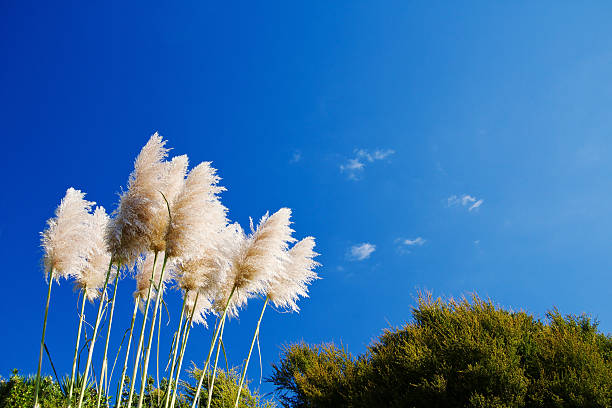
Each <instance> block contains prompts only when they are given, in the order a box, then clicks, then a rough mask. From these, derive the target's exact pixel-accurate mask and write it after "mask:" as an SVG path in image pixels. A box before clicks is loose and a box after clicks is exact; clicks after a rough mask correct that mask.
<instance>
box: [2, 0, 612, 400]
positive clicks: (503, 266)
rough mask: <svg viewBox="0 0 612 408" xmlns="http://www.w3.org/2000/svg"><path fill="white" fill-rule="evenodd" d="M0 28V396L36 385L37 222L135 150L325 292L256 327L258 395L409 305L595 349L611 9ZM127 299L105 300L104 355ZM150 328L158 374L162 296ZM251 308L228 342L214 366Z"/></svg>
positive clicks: (439, 5)
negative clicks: (302, 357) (300, 264)
mask: <svg viewBox="0 0 612 408" xmlns="http://www.w3.org/2000/svg"><path fill="white" fill-rule="evenodd" d="M289 3H291V4H289ZM1 8H2V13H0V15H1V17H0V19H1V22H2V23H1V24H0V53H1V54H0V55H2V61H3V62H2V68H1V69H0V80H1V82H2V87H0V95H1V98H0V104H1V106H0V108H1V109H0V123H1V124H2V135H3V136H2V141H3V145H4V149H5V152H6V154H5V159H4V161H3V162H2V170H3V172H2V173H3V174H5V176H4V177H5V178H4V186H5V187H4V188H3V190H2V191H3V192H2V200H0V211H1V212H2V214H4V216H3V217H2V219H1V221H0V242H1V245H0V254H1V256H2V259H3V260H4V264H3V266H4V279H3V283H2V284H1V285H0V313H1V316H2V322H3V330H4V335H2V336H0V348H2V349H3V350H5V353H4V354H3V357H2V363H1V364H0V375H2V376H4V377H7V376H8V375H9V374H10V371H11V369H12V368H19V369H20V370H22V372H24V373H34V372H35V371H36V364H37V355H38V345H39V342H40V331H41V325H42V312H43V310H44V301H45V295H46V285H45V282H44V279H43V273H42V269H41V265H40V259H41V254H42V253H41V249H40V240H39V232H40V231H42V230H43V228H44V227H45V220H46V219H48V218H49V217H51V216H52V215H53V211H54V209H55V207H56V206H57V204H58V203H59V200H60V199H61V197H62V196H63V195H64V193H65V190H66V189H67V188H68V187H71V186H73V187H75V188H77V189H81V190H83V191H85V192H87V198H88V199H89V200H93V201H96V202H97V203H98V204H100V205H103V206H104V207H105V208H107V209H108V210H109V211H112V210H113V209H114V208H115V205H116V203H117V197H118V196H117V193H118V192H120V191H121V188H122V186H124V187H125V185H126V182H127V177H128V175H129V173H130V171H131V170H132V167H133V160H134V158H135V157H136V155H137V154H138V151H139V150H140V148H141V147H142V145H144V143H146V141H147V140H148V138H149V136H150V135H151V134H152V133H154V132H155V131H158V132H159V133H160V134H161V135H163V136H164V137H165V138H167V139H168V141H169V146H170V147H172V148H173V150H172V152H171V153H172V154H175V155H178V154H188V155H189V157H190V162H191V165H192V166H193V165H196V164H198V163H199V162H201V161H212V162H213V166H215V167H216V168H217V169H218V170H219V175H220V176H221V177H222V178H223V180H222V182H221V183H222V184H223V185H224V186H225V187H227V190H228V191H227V192H225V193H223V195H222V200H223V203H224V204H225V205H226V206H227V207H228V208H229V210H230V212H229V216H230V218H231V219H232V220H233V221H238V222H240V223H241V224H242V225H243V226H244V227H247V226H248V220H249V217H253V218H259V217H261V216H262V215H263V214H264V213H265V212H266V211H268V210H270V211H276V210H277V209H279V208H280V207H284V206H287V207H290V208H292V209H293V221H294V224H293V227H294V229H295V230H296V234H295V235H296V237H298V238H302V237H305V236H308V235H312V236H314V237H316V239H317V247H316V250H317V251H318V252H319V253H321V256H320V257H319V258H318V261H319V262H321V263H322V264H323V266H322V267H321V268H319V269H318V272H319V274H320V276H321V278H322V279H321V280H319V281H316V282H315V283H314V284H313V285H312V287H311V292H310V293H311V297H310V298H309V299H305V300H303V301H301V302H300V303H299V305H300V307H301V309H302V310H301V312H300V313H299V314H289V313H285V314H281V313H276V312H273V311H272V310H270V311H269V312H267V314H266V316H265V317H264V320H263V324H262V333H261V347H262V361H263V375H264V377H265V376H266V375H269V374H270V372H271V370H270V364H271V363H272V362H274V361H277V360H278V353H279V350H280V347H281V346H282V345H283V344H286V343H290V342H296V341H300V340H304V341H306V342H309V343H319V342H327V341H335V342H337V343H340V342H342V344H344V345H345V346H346V347H347V348H348V349H349V350H350V351H351V352H353V353H361V352H363V351H364V350H365V348H366V347H367V345H368V344H370V342H371V341H372V339H374V338H375V337H376V336H377V335H379V334H380V333H381V331H382V330H383V329H384V328H385V327H388V326H389V325H400V324H402V323H404V322H406V321H408V320H409V319H410V310H411V306H413V305H414V304H415V296H416V295H417V293H418V292H419V291H420V290H429V291H432V292H433V294H434V295H435V296H454V297H460V296H462V295H464V294H469V293H471V292H476V293H478V294H479V295H480V296H482V297H490V298H491V299H492V300H493V301H494V302H496V303H497V304H499V305H502V306H504V307H508V308H512V309H514V310H525V311H527V312H529V313H532V314H534V315H535V316H538V317H544V316H545V313H546V311H547V310H550V309H551V308H553V307H558V308H559V310H560V311H561V312H562V313H572V314H580V313H583V312H584V313H589V314H591V315H592V316H593V317H595V318H597V319H598V320H600V322H601V324H600V328H601V329H602V330H603V331H604V332H607V333H609V332H611V331H612V289H611V288H612V273H611V270H612V257H611V256H610V244H611V242H610V231H611V230H612V213H611V211H610V202H611V201H612V190H611V186H612V183H611V181H612V180H611V175H612V161H611V160H609V157H610V155H611V154H612V115H611V114H610V109H611V106H612V81H611V79H610V78H611V77H610V73H611V72H612V42H611V41H610V39H611V38H612V26H611V25H610V24H609V22H610V21H611V20H612V7H611V6H610V5H609V4H607V3H604V2H601V3H599V5H598V3H597V2H594V3H590V7H579V4H578V3H574V4H572V3H570V2H561V3H559V2H537V4H533V2H531V3H529V2H512V4H510V3H507V4H501V3H496V2H470V3H469V6H468V5H467V3H463V5H462V6H460V5H458V4H455V3H451V2H435V3H431V2H385V3H384V6H383V5H381V4H379V3H378V2H334V3H333V4H331V3H329V2H305V3H304V4H302V5H296V4H294V2H269V3H267V4H265V5H262V4H258V5H257V6H255V5H254V4H252V3H250V2H236V3H232V4H231V5H223V4H221V3H213V2H206V3H204V2H191V3H188V2H184V3H183V2H181V3H177V2H161V3H156V4H155V5H151V4H150V3H149V2H143V3H140V4H137V3H136V2H134V3H132V2H130V4H129V5H126V4H122V2H104V3H96V4H81V3H74V4H73V5H67V4H53V5H52V6H49V5H47V4H34V3H29V2H17V1H8V2H3V4H2V6H1ZM133 290H134V282H133V280H130V279H127V280H125V281H123V282H121V283H120V286H119V288H118V292H119V298H118V304H117V309H116V311H115V321H114V327H115V328H116V329H115V332H114V336H113V338H112V342H111V352H112V353H114V352H116V350H117V347H118V344H119V342H120V340H121V339H120V337H121V335H120V334H119V333H121V332H122V331H123V330H125V329H126V328H128V327H129V322H130V318H131V311H132V306H131V305H132V303H131V297H130V295H131V293H132V292H133ZM76 300H77V294H76V293H74V292H73V291H72V284H71V283H69V282H65V281H64V282H62V283H61V285H60V286H54V287H53V293H52V302H51V309H50V312H49V313H50V314H49V325H48V334H47V344H48V346H49V349H50V351H51V353H52V356H53V359H54V363H55V365H56V368H57V369H58V371H59V372H61V373H68V372H69V371H70V365H71V354H72V351H73V347H74V346H73V341H74V340H73V338H74V334H73V333H76V325H77V322H78V321H77V313H78V311H77V307H76ZM168 305H169V308H170V313H171V321H170V323H169V325H168V326H167V327H164V332H163V334H162V335H164V334H165V335H166V339H165V340H164V342H165V343H163V344H162V353H161V354H162V355H164V352H163V350H165V349H167V348H168V347H169V340H170V337H171V334H170V333H171V331H172V330H174V328H175V324H176V320H177V317H178V314H179V313H180V310H179V309H180V300H179V296H178V293H177V292H176V291H173V292H172V294H171V295H170V299H169V301H168ZM261 306H262V302H261V301H258V300H255V301H252V302H251V303H250V304H249V305H248V308H247V309H246V310H245V311H244V312H243V313H242V314H241V315H240V317H239V319H238V320H233V321H231V324H230V325H228V326H227V327H226V330H225V337H226V347H227V350H228V353H229V359H230V363H231V364H233V365H238V364H239V363H240V361H241V360H242V358H244V357H245V355H246V353H247V351H248V346H249V341H248V340H246V339H248V338H250V336H251V333H252V330H253V329H254V326H255V323H256V320H257V317H258V315H259V312H260V309H261ZM96 307H97V306H96ZM95 310H96V309H95V307H94V306H91V305H90V306H88V308H87V311H86V315H87V316H89V318H90V319H91V317H92V316H93V315H94V314H95ZM209 336H210V332H209V331H208V330H205V329H203V328H198V330H194V331H192V337H190V342H189V346H188V350H187V356H186V359H187V360H193V361H194V362H196V363H199V364H202V361H203V360H204V357H205V353H206V351H207V350H208V346H207V344H209V343H208V342H209V341H210V340H209ZM164 347H165V348H164ZM102 348H103V347H102V346H100V345H99V346H98V347H97V350H98V349H100V350H101V349H102ZM100 350H98V351H100ZM100 352H101V351H100ZM112 357H113V358H114V354H112ZM256 360H257V359H255V360H253V361H252V363H251V366H250V371H249V377H251V378H253V379H255V381H256V383H257V382H258V377H259V368H258V362H257V361H256ZM120 361H122V360H121V359H120ZM164 362H165V359H164ZM154 364H155V363H154V361H153V360H152V364H151V366H150V369H154ZM116 371H117V369H116ZM44 372H45V373H48V374H50V373H51V368H50V366H49V364H47V363H45V365H44ZM116 375H117V374H116ZM262 390H264V391H266V392H267V391H269V390H270V386H269V385H265V383H264V385H262Z"/></svg>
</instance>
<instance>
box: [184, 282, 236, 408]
mask: <svg viewBox="0 0 612 408" xmlns="http://www.w3.org/2000/svg"><path fill="white" fill-rule="evenodd" d="M235 291H236V287H235V286H234V288H233V289H232V292H231V293H230V295H229V298H227V303H226V305H225V309H223V315H222V316H221V321H223V320H224V319H225V316H226V315H227V308H228V307H229V304H230V301H231V300H232V296H234V292H235ZM220 330H221V324H219V327H217V330H216V331H215V335H214V337H213V340H212V342H211V345H210V350H208V357H206V363H205V364H204V368H203V369H202V375H201V377H200V381H199V382H198V388H197V389H196V393H195V396H194V398H193V403H192V404H191V408H195V407H196V403H197V401H198V398H199V397H200V392H201V391H202V383H203V382H204V375H205V374H206V370H207V369H208V364H209V363H210V357H211V356H212V352H213V350H214V348H215V344H216V342H217V338H218V337H219V331H220Z"/></svg>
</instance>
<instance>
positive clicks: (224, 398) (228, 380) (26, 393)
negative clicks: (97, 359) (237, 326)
mask: <svg viewBox="0 0 612 408" xmlns="http://www.w3.org/2000/svg"><path fill="white" fill-rule="evenodd" d="M199 373H200V371H199V370H193V371H191V372H190V377H191V380H190V381H181V386H180V388H179V390H180V393H179V394H178V395H177V404H176V405H175V407H178V408H190V407H191V403H192V401H193V395H194V394H195V387H196V385H197V382H196V381H195V380H197V379H199ZM239 379H240V378H239V377H238V376H237V374H236V370H234V369H231V370H230V371H229V372H225V371H224V370H219V369H217V376H216V379H215V386H214V388H213V396H212V402H211V407H213V408H221V407H233V406H234V402H235V400H236V395H237V393H238V381H239ZM154 383H155V382H154V380H153V377H149V380H148V382H147V385H146V387H145V396H144V398H143V406H145V407H153V408H160V407H163V406H164V391H160V389H161V390H165V389H166V385H167V382H166V379H163V380H162V381H161V382H160V388H159V389H158V388H156V387H155V385H156V384H154ZM34 387H35V379H34V378H33V377H29V378H28V377H23V376H20V375H18V374H17V371H16V370H15V371H13V375H12V376H11V378H10V379H9V380H8V381H3V380H0V408H32V406H33V405H34ZM65 395H66V392H65V390H64V389H63V388H62V385H60V384H58V383H57V382H55V381H53V380H52V379H51V377H44V378H43V380H42V381H41V392H40V396H39V401H40V405H41V407H42V408H65V407H67V406H68V404H67V401H66V396H65ZM96 397H97V394H96V390H95V389H94V388H91V387H90V388H88V390H87V392H86V393H85V399H84V403H83V406H84V407H86V408H95V407H96V406H97V405H96V401H97V398H96ZM127 398H128V392H127V391H125V392H124V394H123V399H122V401H123V403H122V404H121V406H127V404H126V403H127ZM207 398H208V387H207V381H204V386H203V388H202V394H201V397H200V401H199V403H198V406H199V407H206V405H207V402H208V399H207ZM74 400H75V401H76V396H75V397H74ZM75 401H73V404H72V406H73V407H74V406H75V403H74V402H75ZM132 401H133V405H132V406H133V407H135V406H136V405H137V404H138V394H136V395H134V396H133V399H132ZM103 406H104V404H103ZM111 406H113V404H111ZM238 406H239V408H274V406H275V405H274V404H273V403H272V402H269V401H263V400H262V398H261V397H260V396H259V395H258V394H257V393H252V392H251V391H249V389H248V387H247V386H244V387H243V388H242V392H241V394H240V404H239V405H238Z"/></svg>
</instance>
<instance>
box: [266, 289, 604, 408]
mask: <svg viewBox="0 0 612 408" xmlns="http://www.w3.org/2000/svg"><path fill="white" fill-rule="evenodd" d="M412 317H413V319H412V322H411V323H409V324H406V325H405V326H403V327H401V328H394V329H388V330H386V331H385V332H384V333H383V334H382V335H381V336H380V338H378V339H377V340H376V341H375V342H374V343H373V344H372V345H371V346H370V347H369V348H368V351H367V353H366V354H364V355H361V356H359V357H357V358H355V357H353V356H351V355H350V354H349V353H347V352H346V351H345V350H344V349H343V348H342V347H336V346H334V345H322V346H309V345H306V344H295V345H291V346H288V347H286V348H285V350H284V351H283V354H282V357H281V361H280V362H279V363H278V364H275V365H274V366H273V370H274V373H273V375H272V377H271V378H270V381H271V382H272V383H274V384H275V385H276V387H277V389H278V391H279V398H280V400H281V402H282V403H283V405H284V406H291V407H339V406H342V407H373V406H380V407H383V406H384V407H451V408H452V407H500V408H501V407H612V337H610V335H604V334H602V333H600V332H599V331H598V329H597V322H595V321H593V320H592V319H591V318H589V317H588V316H585V315H582V316H562V315H561V314H560V313H559V312H558V311H557V310H553V311H551V312H549V313H548V314H547V316H546V319H545V320H544V321H541V320H539V319H536V318H534V317H533V316H531V315H529V314H527V313H524V312H513V311H510V310H505V309H503V308H500V307H497V306H495V305H494V304H493V303H492V302H491V301H484V300H481V299H480V298H478V297H476V296H474V297H473V298H472V299H471V301H469V300H467V299H462V300H460V301H455V300H449V301H443V300H441V299H437V300H433V299H432V298H431V297H430V296H423V297H420V298H419V300H418V304H417V307H415V308H413V310H412Z"/></svg>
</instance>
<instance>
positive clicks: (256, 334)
mask: <svg viewBox="0 0 612 408" xmlns="http://www.w3.org/2000/svg"><path fill="white" fill-rule="evenodd" d="M268 300H270V298H269V297H266V301H265V302H264V305H263V308H262V309H261V314H260V315H259V320H258V321H257V327H256V328H255V333H254V334H253V340H252V341H251V348H250V349H249V355H248V356H247V359H246V361H245V363H244V368H243V369H242V376H241V377H240V384H239V385H238V395H237V396H236V403H235V404H234V408H237V407H238V403H239V402H240V392H241V391H242V386H243V385H244V380H245V378H246V373H247V368H248V367H249V361H250V360H251V353H253V347H254V346H255V339H256V338H257V336H258V335H259V326H260V325H261V319H262V318H263V315H264V312H265V311H266V306H267V305H268Z"/></svg>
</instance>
